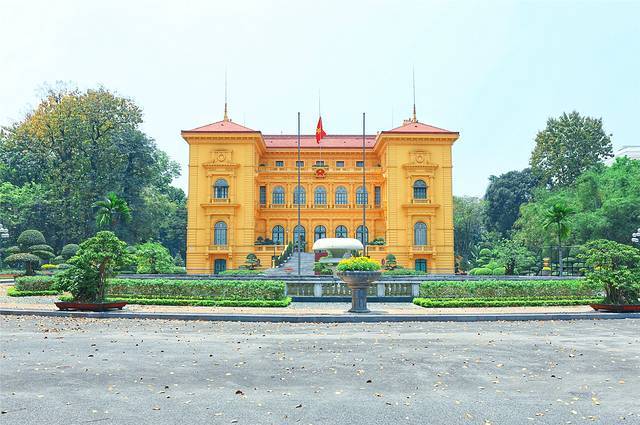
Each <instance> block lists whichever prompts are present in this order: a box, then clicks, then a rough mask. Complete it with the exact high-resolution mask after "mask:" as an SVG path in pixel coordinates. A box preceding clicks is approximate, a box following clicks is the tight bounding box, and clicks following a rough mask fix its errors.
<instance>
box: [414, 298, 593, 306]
mask: <svg viewBox="0 0 640 425" xmlns="http://www.w3.org/2000/svg"><path fill="white" fill-rule="evenodd" d="M601 301H602V298H568V299H564V298H448V299H433V298H414V299H413V303H414V304H416V305H419V306H421V307H427V308H456V307H544V306H560V305H589V304H595V303H599V302H601Z"/></svg>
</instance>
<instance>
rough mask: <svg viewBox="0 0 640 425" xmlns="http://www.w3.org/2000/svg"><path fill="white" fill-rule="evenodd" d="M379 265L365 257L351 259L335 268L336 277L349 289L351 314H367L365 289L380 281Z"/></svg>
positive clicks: (341, 262)
mask: <svg viewBox="0 0 640 425" xmlns="http://www.w3.org/2000/svg"><path fill="white" fill-rule="evenodd" d="M380 268H381V266H380V263H379V262H377V261H375V260H372V259H370V258H367V257H351V258H347V259H344V260H341V261H340V262H339V263H338V265H337V266H336V270H337V273H336V275H337V276H338V277H339V278H340V279H342V281H344V282H345V283H346V284H347V286H349V288H351V309H350V310H349V311H350V312H351V313H369V311H370V310H369V309H368V308H367V289H369V285H371V284H372V283H373V282H375V281H376V280H378V279H380V275H381V272H380Z"/></svg>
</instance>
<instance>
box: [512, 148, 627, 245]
mask: <svg viewBox="0 0 640 425" xmlns="http://www.w3.org/2000/svg"><path fill="white" fill-rule="evenodd" d="M559 203H561V204H564V205H567V206H569V207H570V208H571V209H572V210H574V211H575V214H574V215H573V216H572V217H571V233H570V234H569V235H567V238H566V240H565V242H563V243H564V244H565V245H581V244H583V243H585V242H587V241H590V240H594V239H609V240H613V241H617V242H620V243H624V244H629V243H630V235H631V233H632V232H633V230H634V229H637V228H638V223H640V208H638V205H640V161H638V160H632V159H629V158H617V159H616V162H615V163H614V164H613V165H611V166H609V167H606V166H601V167H596V168H595V169H592V170H590V171H587V172H585V173H584V174H583V175H581V176H580V177H579V178H578V179H577V180H576V182H575V183H574V184H573V185H572V186H571V187H568V188H559V189H556V190H553V191H548V190H545V189H539V190H537V191H536V192H535V195H534V200H533V201H532V202H530V203H528V204H525V205H523V206H522V207H521V209H520V212H521V216H520V218H519V219H518V220H517V221H516V224H515V227H516V229H517V232H516V235H515V236H514V237H515V238H516V239H518V240H520V241H522V242H524V243H525V244H526V245H527V246H529V247H530V248H531V249H539V248H540V247H542V246H549V245H555V244H557V234H554V232H549V231H547V230H545V229H544V228H543V224H544V222H545V215H546V213H547V211H548V210H549V208H551V207H552V206H553V205H554V204H559Z"/></svg>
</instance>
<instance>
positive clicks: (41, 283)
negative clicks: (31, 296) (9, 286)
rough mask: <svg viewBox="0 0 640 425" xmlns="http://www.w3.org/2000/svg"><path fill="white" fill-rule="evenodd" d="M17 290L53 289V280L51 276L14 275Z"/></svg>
mask: <svg viewBox="0 0 640 425" xmlns="http://www.w3.org/2000/svg"><path fill="white" fill-rule="evenodd" d="M16 289H17V290H18V291H53V290H55V280H54V278H53V276H20V277H16Z"/></svg>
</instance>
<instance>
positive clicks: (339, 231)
mask: <svg viewBox="0 0 640 425" xmlns="http://www.w3.org/2000/svg"><path fill="white" fill-rule="evenodd" d="M348 236H349V232H348V231H347V228H346V227H345V226H343V225H340V226H338V227H336V238H346V237H348Z"/></svg>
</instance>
